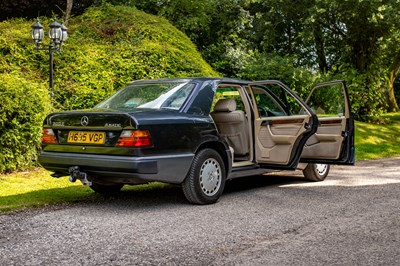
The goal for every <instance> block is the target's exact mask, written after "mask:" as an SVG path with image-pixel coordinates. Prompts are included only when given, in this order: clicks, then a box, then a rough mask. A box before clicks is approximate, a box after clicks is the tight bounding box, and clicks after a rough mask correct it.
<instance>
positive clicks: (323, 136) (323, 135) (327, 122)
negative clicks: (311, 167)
mask: <svg viewBox="0 0 400 266" xmlns="http://www.w3.org/2000/svg"><path fill="white" fill-rule="evenodd" d="M319 122H320V125H319V127H318V130H317V132H316V133H315V134H314V135H312V136H311V137H310V138H309V139H308V141H307V142H306V145H305V146H304V149H303V153H302V155H301V158H327V159H338V158H339V156H340V151H341V148H342V143H343V140H344V137H343V136H342V132H344V131H345V128H346V118H344V117H343V118H333V119H332V118H320V120H319ZM321 151H323V152H321Z"/></svg>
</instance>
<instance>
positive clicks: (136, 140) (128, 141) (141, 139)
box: [116, 130, 153, 147]
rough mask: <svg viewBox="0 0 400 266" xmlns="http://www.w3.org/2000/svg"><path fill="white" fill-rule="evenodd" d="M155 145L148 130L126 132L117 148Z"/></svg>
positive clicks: (123, 133) (120, 138)
mask: <svg viewBox="0 0 400 266" xmlns="http://www.w3.org/2000/svg"><path fill="white" fill-rule="evenodd" d="M151 145H153V143H152V141H151V136H150V132H149V131H147V130H124V131H122V133H121V136H120V137H119V140H118V141H117V144H116V146H117V147H148V146H151Z"/></svg>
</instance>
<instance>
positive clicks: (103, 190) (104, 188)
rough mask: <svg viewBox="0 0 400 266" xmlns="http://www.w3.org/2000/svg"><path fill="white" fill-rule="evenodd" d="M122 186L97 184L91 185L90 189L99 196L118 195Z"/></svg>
mask: <svg viewBox="0 0 400 266" xmlns="http://www.w3.org/2000/svg"><path fill="white" fill-rule="evenodd" d="M123 186H124V185H123V184H115V185H102V184H97V183H92V185H91V186H90V188H91V189H92V190H93V191H94V192H97V193H99V194H105V195H109V194H115V193H118V192H119V191H120V190H121V188H122V187H123Z"/></svg>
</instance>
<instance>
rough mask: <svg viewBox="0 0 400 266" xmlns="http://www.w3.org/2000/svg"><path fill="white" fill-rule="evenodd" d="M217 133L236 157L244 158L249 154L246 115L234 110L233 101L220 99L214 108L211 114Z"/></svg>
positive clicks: (234, 104)
mask: <svg viewBox="0 0 400 266" xmlns="http://www.w3.org/2000/svg"><path fill="white" fill-rule="evenodd" d="M211 117H212V118H213V120H214V122H215V124H216V125H217V128H218V132H219V134H220V135H221V136H222V137H225V138H226V140H227V142H228V144H229V146H231V147H232V148H233V149H234V154H235V155H236V156H245V155H247V154H248V153H249V137H248V126H247V119H246V115H245V113H244V112H243V111H241V110H236V101H235V100H234V99H221V100H219V101H218V102H217V104H216V105H215V106H214V111H213V112H212V113H211Z"/></svg>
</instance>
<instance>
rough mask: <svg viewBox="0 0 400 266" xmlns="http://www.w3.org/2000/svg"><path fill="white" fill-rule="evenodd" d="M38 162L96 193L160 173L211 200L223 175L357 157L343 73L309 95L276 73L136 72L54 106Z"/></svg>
mask: <svg viewBox="0 0 400 266" xmlns="http://www.w3.org/2000/svg"><path fill="white" fill-rule="evenodd" d="M42 147H43V151H42V153H41V154H40V156H39V162H40V164H41V165H42V166H43V167H44V168H46V169H48V170H50V171H52V172H54V173H53V176H54V177H61V176H70V180H71V181H75V180H77V179H78V180H80V181H81V182H82V183H83V184H84V185H88V186H90V187H91V188H92V189H93V190H94V191H96V192H99V193H112V192H117V191H119V190H120V189H121V188H122V186H123V185H125V184H128V185H135V184H144V183H148V182H152V181H161V182H166V183H172V184H180V185H182V188H183V192H184V195H185V196H186V198H187V199H188V201H190V202H191V203H195V204H210V203H214V202H216V201H217V200H218V199H219V197H220V196H221V194H222V192H223V189H224V186H225V182H226V181H227V180H229V179H233V178H236V177H245V176H250V175H257V174H263V173H266V172H268V171H271V170H295V169H301V170H303V173H304V175H305V177H306V178H307V179H309V180H312V181H322V180H324V179H325V177H326V176H327V175H328V172H329V165H330V164H354V124H353V120H352V117H351V110H350V104H349V98H348V94H347V89H346V85H345V82H344V81H332V82H327V83H322V84H319V85H317V86H316V87H315V88H314V89H313V90H312V91H311V93H310V96H309V97H308V98H307V100H306V101H303V100H302V99H301V98H300V97H299V96H298V95H296V93H294V92H293V91H292V90H290V89H289V88H288V87H287V86H286V85H284V84H283V83H281V82H279V81H276V80H264V81H256V82H249V81H242V80H235V79H226V78H184V79H158V80H139V81H134V82H132V83H130V84H129V85H128V86H126V87H125V88H123V89H122V90H120V91H118V92H116V93H115V94H114V95H112V96H111V97H110V98H108V99H107V100H105V101H104V102H102V103H100V104H98V105H97V106H95V107H94V108H93V109H90V110H78V111H65V112H56V113H52V114H50V115H48V116H47V118H46V119H45V121H44V125H43V137H42Z"/></svg>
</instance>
